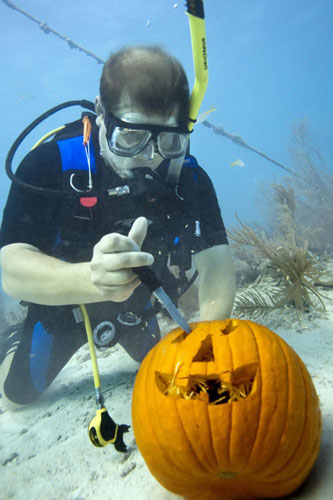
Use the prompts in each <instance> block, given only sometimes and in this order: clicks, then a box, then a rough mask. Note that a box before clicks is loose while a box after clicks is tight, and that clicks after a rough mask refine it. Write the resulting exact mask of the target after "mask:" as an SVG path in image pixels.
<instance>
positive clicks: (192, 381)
mask: <svg viewBox="0 0 333 500" xmlns="http://www.w3.org/2000/svg"><path fill="white" fill-rule="evenodd" d="M182 364H183V363H181V362H180V361H179V362H178V363H177V364H176V367H175V370H174V373H173V375H172V377H171V376H170V375H169V376H168V375H165V374H162V373H160V372H156V383H157V386H158V387H159V389H160V390H161V392H162V393H163V394H164V395H165V396H171V397H176V398H180V399H200V400H206V401H207V402H208V403H210V404H213V405H218V404H225V403H234V402H237V401H240V400H241V399H245V398H247V397H248V396H249V395H250V394H251V390H252V387H253V384H254V378H252V379H251V380H249V381H246V382H240V383H228V382H224V381H222V380H221V379H220V378H219V376H218V375H211V376H209V377H203V376H202V375H190V376H189V377H180V378H178V380H186V379H187V380H188V383H187V385H186V386H185V387H184V386H180V385H177V384H176V379H177V376H178V373H179V370H180V368H181V366H182Z"/></svg>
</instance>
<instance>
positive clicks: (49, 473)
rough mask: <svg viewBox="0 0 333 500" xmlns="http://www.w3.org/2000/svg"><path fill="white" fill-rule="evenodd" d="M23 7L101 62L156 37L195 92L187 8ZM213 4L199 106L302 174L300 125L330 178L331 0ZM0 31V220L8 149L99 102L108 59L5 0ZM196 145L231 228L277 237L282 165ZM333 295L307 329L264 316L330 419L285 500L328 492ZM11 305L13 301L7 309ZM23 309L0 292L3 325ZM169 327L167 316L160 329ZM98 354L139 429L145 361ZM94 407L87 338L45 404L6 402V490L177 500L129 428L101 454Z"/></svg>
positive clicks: (101, 1)
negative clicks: (93, 428) (15, 407)
mask: <svg viewBox="0 0 333 500" xmlns="http://www.w3.org/2000/svg"><path fill="white" fill-rule="evenodd" d="M16 2H17V3H16ZM9 3H11V2H9ZM15 4H16V5H18V6H19V7H20V8H22V9H23V10H25V11H26V12H28V13H29V14H30V15H31V16H33V17H34V18H36V19H38V20H39V21H41V22H43V23H45V24H46V25H47V26H49V27H50V28H52V29H54V30H56V31H57V32H59V33H61V34H62V35H64V36H66V37H68V38H69V39H71V40H72V41H73V42H75V43H77V44H79V45H81V46H82V47H84V48H85V49H87V50H89V51H91V52H93V53H94V54H96V56H98V57H99V58H101V59H104V60H105V59H106V58H107V57H108V55H109V54H110V52H112V51H114V50H117V49H118V48H120V47H122V46H124V45H133V44H158V45H161V46H162V47H164V48H165V49H167V50H168V51H170V52H171V53H172V54H173V55H175V56H176V57H177V58H178V59H179V60H180V61H181V62H182V64H183V65H184V68H185V70H186V72H187V74H188V78H189V82H190V86H191V88H192V86H193V83H194V70H193V61H192V51H191V40H190V32H189V25H188V19H187V16H186V14H185V7H184V4H183V2H174V1H170V0H141V1H140V0H119V1H114V0H96V1H95V2H91V1H89V2H88V1H87V0H80V1H78V0H66V1H65V0H57V1H56V2H51V1H50V0H43V1H42V0H16V1H15ZM204 6H205V14H206V34H207V48H208V64H209V83H208V89H207V92H206V95H205V98H204V101H203V103H202V107H201V110H200V113H202V112H205V111H208V110H209V109H210V108H211V107H213V108H214V109H216V111H214V112H212V113H211V114H210V115H209V116H208V117H207V120H208V121H209V122H211V123H213V124H214V125H215V126H223V128H224V129H225V130H226V131H228V132H230V133H233V134H237V135H239V136H241V137H242V138H243V139H244V141H245V142H246V143H248V144H249V145H251V146H252V147H254V148H256V149H258V150H260V151H262V152H264V153H265V154H267V155H268V156H270V157H271V158H273V159H274V160H276V161H277V162H279V163H281V164H283V165H285V166H286V167H287V168H289V169H291V170H294V169H295V165H294V164H293V160H292V157H291V155H290V144H291V140H292V129H293V126H294V125H295V124H296V125H297V124H300V123H301V122H303V121H304V120H305V121H306V122H307V127H308V130H309V133H310V136H311V138H312V140H313V143H314V144H315V145H316V147H317V148H318V151H320V154H321V157H322V158H323V159H324V161H325V163H326V167H327V169H328V172H329V174H330V175H331V178H332V174H333V166H332V161H331V158H332V153H333V124H332V116H333V114H332V111H333V109H332V108H333V104H332V102H333V100H332V89H333V65H332V60H333V58H332V56H333V30H332V26H333V0H315V1H313V0H274V1H273V0H228V1H227V0H205V2H204ZM0 26H1V29H0V43H1V51H0V67H1V78H0V89H1V97H2V106H1V107H2V123H1V134H0V155H1V165H2V168H1V170H0V214H1V213H2V210H3V208H4V206H5V203H6V198H7V194H8V190H9V187H10V181H9V179H8V178H7V176H6V173H5V158H6V155H7V152H8V150H9V148H10V146H11V144H12V143H13V142H14V140H15V139H16V137H17V136H18V135H19V134H20V132H21V131H22V130H23V129H24V128H25V127H26V126H27V125H29V124H30V123H31V122H32V121H33V120H34V119H35V118H36V117H38V116H39V115H41V114H42V113H44V112H45V111H46V110H48V109H50V108H52V107H53V106H55V105H57V104H59V103H61V102H64V101H69V100H72V99H89V100H92V101H93V100H94V98H95V96H96V95H97V94H98V92H99V90H98V88H99V78H100V74H101V70H102V65H101V64H98V63H97V62H96V60H95V59H93V58H92V57H88V56H87V55H86V54H85V53H83V52H80V51H78V50H76V49H74V48H70V46H69V44H67V43H66V42H65V41H63V40H61V39H59V38H58V37H56V36H55V35H54V34H52V33H48V34H46V33H45V32H44V31H43V30H42V29H39V26H38V24H36V23H35V22H32V21H31V20H30V19H28V18H27V17H26V16H23V15H22V14H21V13H19V12H17V11H15V10H13V9H11V8H9V7H8V3H7V2H6V1H5V0H0ZM44 27H45V25H44ZM80 114H81V108H72V109H70V110H66V111H62V112H61V113H58V114H57V115H55V116H53V117H51V118H50V119H48V120H47V121H46V122H45V123H43V124H42V125H41V126H39V127H38V128H37V129H36V130H34V131H33V133H32V134H30V135H29V137H28V138H27V139H26V140H25V141H24V143H23V144H22V145H21V146H20V148H19V150H18V152H17V154H16V156H15V159H14V165H13V167H14V170H15V168H16V167H17V165H18V163H19V161H20V159H21V158H22V157H23V156H24V155H25V154H26V153H27V152H28V151H29V150H30V148H31V147H32V146H33V144H34V143H35V142H36V141H37V140H38V139H39V138H40V137H42V136H43V135H44V134H45V133H46V132H48V131H50V130H52V129H54V128H55V127H57V126H60V125H62V124H63V123H66V122H68V121H71V120H74V119H77V117H78V116H79V115H80ZM191 152H192V154H194V155H195V156H196V157H197V159H198V161H199V163H200V164H201V165H202V167H203V168H205V170H206V171H207V172H208V174H209V175H210V177H211V179H212V181H213V183H214V185H215V188H216V192H217V195H218V199H219V202H220V206H221V209H222V215H223V219H224V222H225V225H226V227H227V229H228V230H229V229H231V228H233V227H234V226H237V225H238V224H239V223H238V221H237V217H238V218H239V219H240V220H241V221H242V222H243V223H246V224H250V225H252V226H256V225H260V226H262V227H265V228H266V229H267V231H268V232H269V231H270V230H271V227H270V226H269V221H268V218H267V214H268V213H269V210H268V208H269V206H267V198H265V196H264V194H265V193H267V192H269V188H270V186H271V184H272V183H283V182H284V179H285V177H286V175H287V172H286V171H285V170H283V169H281V168H280V167H278V166H277V165H275V164H273V163H271V162H269V161H268V160H265V159H264V158H262V157H260V156H258V155H257V154H255V153H254V152H252V151H249V150H247V149H244V148H242V147H240V146H238V145H236V144H234V143H233V142H231V141H230V140H229V139H227V138H224V137H221V136H219V135H216V134H214V132H213V131H212V130H211V129H208V128H207V127H205V126H204V125H203V124H202V123H199V124H198V125H196V127H195V131H194V133H193V134H192V136H191ZM234 162H236V164H234V166H232V164H233V163H234ZM264 199H265V201H266V203H264V202H263V201H264ZM325 213H326V212H325ZM327 213H330V211H329V210H328V211H327ZM319 215H320V214H319ZM316 220H320V217H318V216H317V218H316ZM303 222H304V221H303ZM325 223H326V225H325ZM322 224H323V225H322V228H324V227H329V224H327V220H323V219H322ZM310 229H311V227H310ZM316 229H318V227H316ZM319 229H320V228H319ZM327 233H329V231H327ZM326 241H327V246H326V247H325V250H324V247H323V246H322V247H321V249H320V250H321V253H320V257H319V260H322V261H323V265H324V266H326V268H327V272H328V273H330V276H332V273H333V267H332V266H333V261H332V246H330V247H329V246H328V242H332V232H330V234H327V240H326ZM330 244H331V243H330ZM324 255H325V256H326V257H327V260H326V261H325V259H324V258H323V259H322V257H323V256H324ZM330 279H332V278H330ZM326 280H328V278H326ZM332 294H333V291H332V289H328V290H327V301H326V306H327V312H326V313H318V314H317V313H313V311H311V314H308V315H307V316H306V318H305V319H304V321H303V323H302V324H299V323H298V322H297V321H296V320H295V317H294V316H292V315H291V313H290V315H289V312H283V314H281V312H280V311H279V310H277V311H275V314H274V313H273V316H271V317H270V318H269V319H267V321H265V324H266V326H268V327H269V328H271V329H273V330H274V331H276V333H278V334H279V335H281V336H282V337H283V338H284V339H285V340H286V341H287V342H288V343H290V345H291V346H292V347H294V348H295V350H296V352H297V353H298V354H299V355H300V356H301V358H302V359H303V360H304V362H305V363H306V365H307V367H308V369H309V371H310V374H311V376H312V378H313V381H314V383H315V385H316V389H317V391H318V395H319V397H320V401H321V408H322V415H323V440H322V441H323V442H322V451H321V454H320V456H319V459H318V464H317V466H316V467H315V469H314V471H313V473H312V474H311V476H310V478H309V480H308V482H307V483H306V484H305V486H304V488H303V489H302V490H300V491H299V492H296V493H295V494H294V495H292V496H290V497H289V498H290V499H302V500H328V499H330V498H331V493H332V488H333V484H332V479H333V478H332V473H331V470H330V468H331V467H332V435H333V434H332V430H333V402H332V389H333V377H332V369H331V364H332V363H331V360H332V335H331V332H332V323H333V306H332V304H333V301H332V298H333V295H332ZM3 304H6V307H5V308H3V309H2V307H3ZM16 310H17V303H16V302H15V301H8V300H7V298H5V296H4V294H3V292H2V289H1V286H0V314H1V312H3V311H5V314H3V318H1V319H3V320H5V322H3V324H2V325H1V327H0V332H1V331H2V330H3V328H4V326H5V325H6V323H13V322H14V320H15V311H16ZM192 319H193V318H192ZM7 326H8V325H7ZM173 326H174V325H170V324H169V323H167V324H165V325H164V330H163V332H164V333H166V332H167V331H169V330H170V329H171V328H172V327H173ZM99 356H100V358H99V366H100V368H101V373H102V385H103V387H104V388H105V391H104V392H105V395H106V399H107V403H108V409H109V410H110V412H111V414H112V415H114V416H115V419H116V420H117V419H118V420H119V421H121V422H126V423H130V400H131V393H132V387H133V381H134V378H135V375H136V372H137V369H138V364H136V363H135V362H134V361H132V360H131V359H130V358H129V357H128V356H127V354H126V353H125V352H123V351H122V350H121V348H120V347H119V346H116V347H115V348H114V349H112V350H110V353H109V352H108V351H106V352H105V353H102V354H100V355H99ZM94 410H95V402H94V389H93V383H92V374H91V363H90V358H89V353H88V349H87V346H84V347H83V349H82V350H80V351H79V352H78V353H77V354H76V355H75V356H74V358H73V359H72V360H71V361H70V363H69V364H68V365H67V366H66V367H65V369H64V370H63V371H62V372H61V374H60V375H59V377H57V379H56V381H55V382H54V384H52V385H51V387H50V389H49V390H48V391H46V393H45V394H44V395H43V396H42V397H41V398H40V400H39V401H38V402H37V403H36V405H32V406H31V407H29V408H27V409H25V410H24V411H23V412H20V413H17V414H12V413H10V412H8V411H6V409H5V408H4V407H3V405H2V402H1V400H0V425H1V428H2V429H3V430H5V432H3V433H2V438H1V439H0V465H1V466H2V467H3V472H4V478H5V479H4V481H3V485H2V487H3V492H2V493H0V497H1V498H4V499H6V500H7V498H8V499H9V498H15V499H16V500H21V499H22V500H23V499H24V500H26V499H27V498H29V499H35V498H40V497H43V498H45V499H46V500H58V499H59V500H62V499H65V500H67V499H68V500H89V499H94V500H96V499H97V500H99V499H102V498H103V499H105V498H106V499H107V500H108V499H112V500H121V499H122V498H124V497H126V498H128V499H132V498H133V499H134V498H135V499H136V500H172V499H176V498H180V497H175V496H173V495H172V494H171V493H168V492H166V490H163V489H162V487H160V486H159V485H158V483H156V481H155V480H154V479H153V478H152V476H151V475H150V473H149V472H148V470H147V469H146V468H145V465H144V462H143V459H142V457H141V456H140V453H139V451H138V449H137V448H136V447H135V442H134V439H133V436H132V435H131V436H130V439H131V440H130V441H129V444H130V446H131V450H130V453H129V454H127V455H126V456H125V457H124V458H123V459H122V461H121V460H120V459H119V455H118V454H117V453H116V452H115V451H114V450H113V448H112V447H107V448H106V449H103V450H96V449H95V448H94V447H92V446H91V445H90V443H89V440H88V437H87V432H86V428H87V425H88V423H89V421H90V419H91V418H92V416H93V415H94Z"/></svg>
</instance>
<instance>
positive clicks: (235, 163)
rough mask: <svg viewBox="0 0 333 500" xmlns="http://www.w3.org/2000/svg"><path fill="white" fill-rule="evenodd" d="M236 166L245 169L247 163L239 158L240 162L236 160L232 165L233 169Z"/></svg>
mask: <svg viewBox="0 0 333 500" xmlns="http://www.w3.org/2000/svg"><path fill="white" fill-rule="evenodd" d="M235 165H238V166H239V167H245V163H244V162H243V160H241V159H240V158H238V160H235V161H233V162H232V163H230V166H231V167H234V166H235Z"/></svg>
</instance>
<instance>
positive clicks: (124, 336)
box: [118, 316, 161, 362]
mask: <svg viewBox="0 0 333 500" xmlns="http://www.w3.org/2000/svg"><path fill="white" fill-rule="evenodd" d="M160 339H161V331H160V327H159V325H158V321H157V319H156V317H155V316H152V317H151V318H149V320H145V319H143V321H142V323H141V324H140V325H138V326H128V327H124V326H123V327H122V328H121V332H120V335H119V340H118V343H119V344H120V345H121V346H122V347H123V348H124V349H125V351H127V353H128V354H129V355H130V356H131V358H133V359H134V360H135V361H138V362H141V361H142V360H143V359H144V357H145V356H146V354H147V353H148V352H149V351H150V349H152V347H154V345H156V344H157V342H158V341H159V340H160Z"/></svg>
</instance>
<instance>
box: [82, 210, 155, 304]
mask: <svg viewBox="0 0 333 500" xmlns="http://www.w3.org/2000/svg"><path fill="white" fill-rule="evenodd" d="M146 234H147V219H145V217H139V218H138V219H136V220H135V222H134V223H133V226H132V227H131V230H130V232H129V233H128V236H124V235H121V234H118V233H110V234H107V235H105V236H103V238H102V239H101V240H100V241H99V242H98V243H97V244H96V245H95V247H94V252H93V258H92V260H91V263H90V269H91V281H92V283H93V284H94V285H95V287H96V288H98V289H99V291H100V292H101V294H102V295H103V298H104V299H105V300H112V301H113V302H123V301H124V300H126V299H128V298H129V297H130V296H131V295H132V293H133V292H134V290H135V289H136V288H137V287H138V286H139V285H140V283H141V281H140V279H139V278H138V276H137V275H136V274H134V273H133V271H132V268H133V267H141V266H150V265H151V264H152V263H153V261H154V258H153V256H152V255H151V254H150V253H146V252H141V245H142V243H143V241H144V239H145V237H146Z"/></svg>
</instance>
